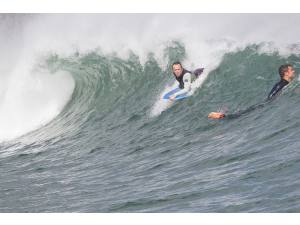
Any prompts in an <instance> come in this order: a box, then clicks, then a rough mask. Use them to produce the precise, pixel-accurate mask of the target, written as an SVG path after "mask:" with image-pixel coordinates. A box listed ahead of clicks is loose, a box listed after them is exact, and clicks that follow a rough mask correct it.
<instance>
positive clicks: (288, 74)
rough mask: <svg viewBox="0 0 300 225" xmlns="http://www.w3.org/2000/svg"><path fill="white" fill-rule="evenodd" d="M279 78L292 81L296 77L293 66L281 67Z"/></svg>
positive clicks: (285, 65)
mask: <svg viewBox="0 0 300 225" xmlns="http://www.w3.org/2000/svg"><path fill="white" fill-rule="evenodd" d="M278 73H279V76H280V77H281V78H282V79H285V80H287V81H291V80H292V79H293V78H294V77H295V70H294V68H293V66H292V65H291V64H284V65H281V66H280V67H279V69H278Z"/></svg>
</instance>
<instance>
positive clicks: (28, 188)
mask: <svg viewBox="0 0 300 225" xmlns="http://www.w3.org/2000/svg"><path fill="white" fill-rule="evenodd" d="M1 17H2V18H1V21H2V22H1V23H0V28H1V29H0V31H1V32H5V33H6V34H7V35H6V36H1V48H3V49H5V52H6V51H8V50H10V51H8V53H5V52H3V51H2V52H1V53H0V56H1V58H3V59H5V60H4V61H5V63H1V64H0V71H1V73H2V76H1V84H0V87H1V92H0V124H1V128H2V129H1V132H0V140H1V144H0V167H1V171H2V173H1V183H2V185H1V187H0V194H1V196H2V197H1V200H0V211H1V212H299V209H300V199H299V198H298V196H299V194H300V193H299V188H298V187H299V184H300V182H299V179H297V178H299V172H300V166H299V161H300V155H299V153H298V152H299V147H300V141H299V138H298V136H299V135H298V134H299V131H300V123H299V119H300V118H299V117H300V116H299V115H300V107H299V104H298V102H299V100H298V98H299V93H300V87H299V81H298V77H297V78H296V79H295V81H293V82H292V83H291V84H290V85H289V86H288V87H287V88H285V89H284V91H283V92H282V94H281V95H280V96H279V97H278V98H277V99H276V100H275V101H272V102H270V103H269V104H267V105H265V106H264V107H263V108H258V109H256V110H254V111H251V112H249V113H248V114H246V115H243V116H241V117H238V118H236V119H224V120H220V121H214V120H208V119H207V114H208V113H209V112H211V111H216V110H218V109H224V108H227V109H228V112H229V113H234V112H236V111H238V110H240V109H245V108H247V107H249V106H251V105H253V104H256V103H258V102H261V101H263V100H264V99H265V98H266V96H267V94H268V93H269V91H270V90H271V88H272V86H273V85H274V84H275V82H277V81H278V80H279V76H278V72H277V69H278V67H279V65H281V64H284V63H291V64H293V65H294V66H295V68H296V70H297V68H299V62H300V55H299V44H298V43H297V42H296V40H293V39H292V38H289V39H287V40H285V37H284V36H281V37H278V36H274V34H275V33H276V32H278V31H279V30H281V29H282V27H284V26H286V25H287V24H288V22H290V21H292V20H296V19H299V18H298V17H299V16H298V15H247V14H245V15H230V14H228V15H222V14H211V15H193V14H191V15H190V14H189V15H176V14H175V15H163V14H161V15H155V14H153V15H151V14H150V15H134V14H129V15H118V14H108V15H90V16H88V15H34V16H33V15H4V14H2V15H1ZM257 17H259V18H257ZM237 19H239V20H238V21H239V23H238V24H236V26H235V29H234V28H231V29H232V30H230V29H229V30H228V29H227V30H226V31H225V30H224V27H223V26H225V25H226V24H229V23H230V24H232V23H233V22H234V21H235V22H236V21H237ZM267 19H268V20H267ZM220 20H221V21H222V23H221V24H219V23H220ZM257 20H262V21H264V23H263V25H259V26H254V25H253V24H256V25H257V23H256V22H257ZM270 20H271V21H272V22H274V21H275V22H276V21H281V24H280V26H279V23H275V22H274V23H272V26H270V28H269V30H268V32H267V31H265V30H263V29H261V27H260V26H264V27H265V25H266V24H267V25H268V24H270ZM58 21H60V22H61V23H58ZM162 21H163V22H162ZM174 21H175V22H176V21H177V22H178V23H177V26H178V27H177V28H178V29H179V28H180V29H181V30H178V29H176V30H174V29H172V27H170V26H171V24H174ZM57 24H59V25H57ZM125 24H127V25H128V27H127V28H126V29H125V28H124V27H123V25H125ZM187 24H189V26H187ZM208 24H210V27H211V30H209V31H207V30H206V29H205V28H207V27H208ZM274 24H276V25H274ZM245 26H247V29H248V30H245V29H246V28H245ZM199 27H202V29H199ZM197 28H198V29H197ZM227 28H228V27H227ZM116 29H117V31H118V32H117V35H116ZM162 30H164V31H165V32H166V33H163V34H162V35H161V37H157V36H158V35H159V32H158V31H162ZM192 31H194V33H193V34H194V35H192V36H191V33H192ZM245 32H246V33H247V34H248V36H247V38H249V39H247V38H245V37H246V34H245ZM293 32H294V33H293V34H297V32H298V31H297V30H294V31H293ZM182 33H183V34H184V35H182ZM220 33H222V34H223V35H224V36H221V37H222V38H220V36H219V34H220ZM76 34H77V36H76ZM254 34H257V35H254ZM298 34H299V33H298ZM283 35H284V34H283ZM12 37H13V38H12ZM54 37H55V38H56V39H55V38H54ZM154 37H157V39H154ZM32 40H33V41H34V43H33V42H32ZM239 40H240V41H239ZM17 43H18V44H17ZM176 60H180V61H182V62H183V63H184V65H185V66H186V67H187V69H195V68H197V67H202V66H203V67H205V68H206V69H205V73H204V74H203V75H202V76H201V77H200V78H199V79H198V80H197V81H196V83H195V84H194V86H193V94H192V96H191V97H189V98H188V99H186V100H182V101H178V102H176V103H174V104H172V105H169V104H166V103H165V102H164V101H162V100H161V99H160V98H161V96H162V95H163V93H165V92H166V91H167V90H169V89H170V88H171V87H173V86H174V85H175V84H174V78H173V77H172V74H171V72H170V65H171V63H172V62H174V61H176Z"/></svg>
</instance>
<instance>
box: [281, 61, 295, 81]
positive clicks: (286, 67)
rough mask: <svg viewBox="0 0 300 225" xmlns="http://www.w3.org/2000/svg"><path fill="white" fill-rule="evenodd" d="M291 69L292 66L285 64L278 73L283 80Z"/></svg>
mask: <svg viewBox="0 0 300 225" xmlns="http://www.w3.org/2000/svg"><path fill="white" fill-rule="evenodd" d="M289 67H293V66H292V65H291V64H283V65H281V66H280V67H279V69H278V73H279V76H280V77H281V78H283V76H284V74H285V73H286V72H287V71H288V69H289Z"/></svg>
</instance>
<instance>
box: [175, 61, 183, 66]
mask: <svg viewBox="0 0 300 225" xmlns="http://www.w3.org/2000/svg"><path fill="white" fill-rule="evenodd" d="M174 65H180V66H181V68H183V67H182V65H181V62H179V61H176V62H174V63H173V64H172V68H173V66H174Z"/></svg>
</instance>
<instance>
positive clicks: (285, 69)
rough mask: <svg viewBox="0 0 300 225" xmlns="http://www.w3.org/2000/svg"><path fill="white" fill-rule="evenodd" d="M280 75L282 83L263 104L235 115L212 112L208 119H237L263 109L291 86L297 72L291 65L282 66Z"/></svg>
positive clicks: (273, 89)
mask: <svg viewBox="0 0 300 225" xmlns="http://www.w3.org/2000/svg"><path fill="white" fill-rule="evenodd" d="M278 72H279V75H280V78H281V79H280V81H279V82H277V83H276V84H275V85H274V87H273V88H272V90H271V91H270V93H269V95H268V97H267V99H266V100H265V101H263V102H262V103H259V104H256V105H253V106H250V107H249V108H247V109H245V110H240V111H238V112H236V113H233V114H228V115H225V113H223V112H211V113H210V114H208V118H211V119H221V118H224V117H226V118H236V117H239V116H241V115H243V114H245V113H248V112H250V111H253V110H254V109H257V108H260V107H263V106H264V105H265V104H266V103H268V102H270V101H272V100H273V99H275V97H276V96H278V95H279V93H280V92H281V90H282V89H283V88H284V87H285V86H286V85H287V84H289V83H290V82H291V81H292V80H293V79H294V77H295V70H294V68H293V66H292V65H291V64H284V65H281V66H280V67H279V69H278Z"/></svg>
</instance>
